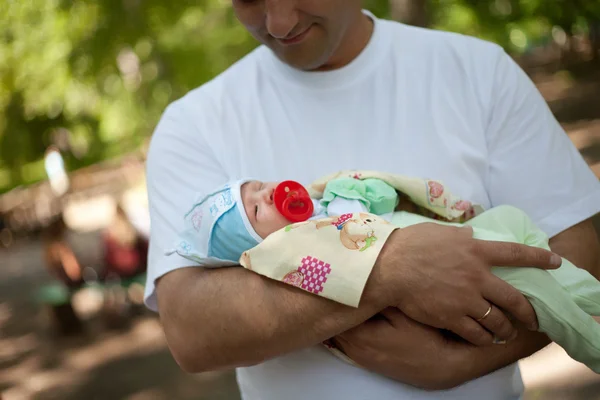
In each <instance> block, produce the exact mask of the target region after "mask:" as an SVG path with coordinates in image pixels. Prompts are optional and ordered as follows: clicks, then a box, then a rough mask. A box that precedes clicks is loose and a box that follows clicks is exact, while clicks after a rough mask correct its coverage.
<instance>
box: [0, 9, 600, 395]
mask: <svg viewBox="0 0 600 400" xmlns="http://www.w3.org/2000/svg"><path fill="white" fill-rule="evenodd" d="M364 4H365V8H367V9H369V10H371V11H372V12H373V13H374V14H376V15H377V16H379V17H384V18H390V19H396V20H399V21H402V22H405V23H408V24H413V25H419V26H426V27H431V28H434V29H440V30H448V31H454V32H460V33H464V34H469V35H474V36H477V37H480V38H483V39H486V40H490V41H494V42H496V43H499V44H500V45H502V46H503V47H504V48H505V49H506V50H507V51H508V52H509V53H510V54H511V55H512V56H513V57H514V58H515V59H516V60H517V61H518V62H519V63H520V64H521V65H522V66H523V68H524V69H525V70H526V71H527V73H528V74H529V75H530V76H531V77H532V79H533V80H534V81H535V82H536V84H537V85H538V87H539V89H540V91H541V92H542V94H543V95H544V97H545V98H546V100H547V101H548V103H549V105H550V107H551V108H552V110H553V112H554V113H555V115H556V117H557V118H558V120H559V121H560V122H561V124H562V125H563V127H564V128H565V130H566V131H567V133H568V134H569V137H570V138H571V139H572V141H573V142H574V143H575V144H576V146H577V147H578V148H579V149H580V151H581V152H582V154H583V156H584V157H585V159H586V161H588V163H589V164H590V166H591V167H592V168H593V170H594V172H595V173H596V174H597V175H598V176H600V0H365V2H364ZM255 46H257V43H256V42H255V41H254V40H253V39H252V38H251V37H250V36H249V35H248V34H247V33H246V31H245V30H244V28H243V27H242V26H241V25H239V24H238V23H237V21H236V19H235V16H234V15H233V12H232V10H231V5H230V2H229V1H228V0H177V1H164V0H104V1H100V2H92V1H83V0H80V1H67V0H3V1H1V2H0V398H2V400H16V399H37V400H45V399H65V400H79V399H86V400H87V399H111V400H113V399H127V400H141V399H144V400H145V399H149V400H153V399H169V400H179V399H181V400H187V399H223V400H237V399H239V394H238V391H237V387H236V383H235V377H234V374H233V373H232V372H225V373H208V374H200V375H196V376H189V375H185V374H183V373H182V372H180V371H179V370H178V368H177V366H176V364H175V363H174V361H173V360H172V358H171V357H170V355H169V353H168V350H167V348H166V345H165V342H164V338H163V336H162V333H161V330H160V326H159V323H158V321H157V319H156V316H155V315H154V314H152V313H150V312H148V311H147V310H145V309H144V307H143V305H142V304H141V296H142V290H143V283H144V279H143V278H144V271H145V249H146V246H147V235H148V230H149V221H148V214H147V201H146V193H145V184H144V179H145V177H144V159H145V150H146V147H147V144H148V140H149V138H150V135H151V134H152V131H153V128H154V126H155V124H156V122H157V121H158V119H159V117H160V115H161V113H162V111H163V110H164V108H165V107H166V105H167V104H168V103H169V102H171V101H173V100H175V99H177V98H179V97H180V96H182V95H183V94H185V93H186V92H187V91H188V90H190V89H193V88H195V87H197V86H199V85H201V84H202V83H204V82H206V81H207V80H209V79H211V78H212V77H214V76H215V75H217V74H218V73H220V72H221V71H223V70H224V69H225V68H227V67H228V66H229V65H231V64H232V63H233V62H235V61H236V60H238V59H239V58H240V57H241V56H243V55H244V54H246V53H247V52H249V51H250V50H252V49H253V48H254V47H255ZM597 227H600V223H597ZM521 364H522V368H523V376H524V380H525V384H526V387H527V394H526V396H525V399H527V400H529V399H585V400H590V399H600V378H599V377H598V376H595V375H594V374H592V373H591V372H590V371H589V370H587V369H586V368H585V367H583V366H581V365H580V364H578V363H575V362H573V361H572V360H570V359H569V358H568V357H567V356H566V355H565V353H564V352H562V350H560V349H558V348H556V347H555V346H550V347H549V348H547V349H545V350H543V351H542V352H540V353H538V354H537V355H535V356H534V357H531V358H529V359H527V360H524V361H522V363H521Z"/></svg>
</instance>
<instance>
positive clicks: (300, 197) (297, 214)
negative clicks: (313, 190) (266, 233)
mask: <svg viewBox="0 0 600 400" xmlns="http://www.w3.org/2000/svg"><path fill="white" fill-rule="evenodd" d="M273 202H274V203H275V207H277V210H278V211H279V212H280V213H281V215H283V216H284V217H285V218H286V219H287V220H288V221H290V222H303V221H306V220H307V219H309V218H310V217H311V216H312V213H313V211H314V206H313V203H312V200H311V198H310V196H309V194H308V192H307V191H306V189H305V188H304V186H302V185H301V184H299V183H298V182H295V181H283V182H281V183H280V184H279V185H277V187H276V188H275V191H274V192H273Z"/></svg>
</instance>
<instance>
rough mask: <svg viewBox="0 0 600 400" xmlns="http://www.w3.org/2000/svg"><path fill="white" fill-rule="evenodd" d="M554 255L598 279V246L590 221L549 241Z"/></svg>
mask: <svg viewBox="0 0 600 400" xmlns="http://www.w3.org/2000/svg"><path fill="white" fill-rule="evenodd" d="M550 248H551V249H552V251H554V252H555V253H556V254H559V255H560V256H562V257H563V258H566V259H567V260H569V261H571V262H572V263H573V264H574V265H576V266H577V267H579V268H583V269H585V270H586V271H588V272H589V273H590V274H592V275H594V276H595V277H596V279H600V244H599V242H598V233H597V232H596V229H595V228H594V224H593V223H592V220H591V219H587V220H585V221H583V222H581V223H579V224H577V225H574V226H572V227H571V228H569V229H567V230H566V231H564V232H562V233H560V234H558V235H556V236H554V237H553V238H551V239H550Z"/></svg>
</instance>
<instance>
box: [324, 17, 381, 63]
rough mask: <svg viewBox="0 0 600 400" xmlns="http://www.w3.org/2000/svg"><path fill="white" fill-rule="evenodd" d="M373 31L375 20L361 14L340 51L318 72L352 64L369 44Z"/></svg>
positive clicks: (347, 34) (347, 33)
mask: <svg viewBox="0 0 600 400" xmlns="http://www.w3.org/2000/svg"><path fill="white" fill-rule="evenodd" d="M373 29H374V26H373V20H371V18H370V17H369V16H367V15H365V14H363V13H362V12H361V13H360V15H358V17H357V19H356V21H354V22H353V26H352V27H351V28H350V29H348V32H346V35H345V37H344V38H343V39H342V42H341V43H340V47H339V48H338V50H337V51H336V52H335V53H334V55H333V56H332V57H331V58H330V59H329V61H327V63H325V64H324V65H322V66H321V67H319V68H317V69H316V71H330V70H334V69H339V68H342V67H344V66H346V65H348V64H350V63H351V62H352V60H354V59H355V58H356V57H358V56H359V54H360V53H361V52H362V51H363V50H364V49H365V47H367V44H369V40H371V36H372V35H373Z"/></svg>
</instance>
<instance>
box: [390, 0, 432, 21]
mask: <svg viewBox="0 0 600 400" xmlns="http://www.w3.org/2000/svg"><path fill="white" fill-rule="evenodd" d="M390 8H391V16H392V18H393V19H395V20H397V21H401V22H403V23H405V24H409V25H415V26H422V27H425V26H428V25H429V15H428V13H427V0H390Z"/></svg>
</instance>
